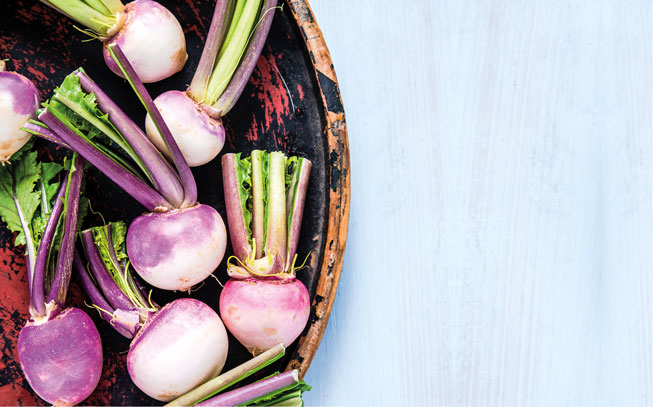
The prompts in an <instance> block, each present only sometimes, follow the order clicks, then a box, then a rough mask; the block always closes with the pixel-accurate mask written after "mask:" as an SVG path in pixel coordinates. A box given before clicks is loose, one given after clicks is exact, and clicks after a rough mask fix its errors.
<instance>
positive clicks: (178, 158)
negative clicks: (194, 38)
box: [109, 44, 197, 208]
mask: <svg viewBox="0 0 653 407" xmlns="http://www.w3.org/2000/svg"><path fill="white" fill-rule="evenodd" d="M109 52H110V53H111V56H112V57H113V59H114V61H115V62H116V63H117V64H118V66H119V67H120V70H121V71H122V73H123V75H125V78H127V81H128V82H129V84H130V85H131V86H132V88H133V89H134V91H135V92H136V94H137V95H138V98H139V99H140V100H141V103H143V106H145V109H146V110H147V112H148V113H149V115H150V117H152V121H153V122H154V124H155V125H156V128H157V130H158V131H159V133H160V134H161V137H162V138H163V140H164V142H165V144H166V146H167V148H168V150H169V151H170V154H171V155H172V161H173V163H174V164H175V167H176V168H177V172H178V174H179V176H180V178H181V183H182V186H183V188H184V202H183V204H182V206H181V207H182V208H183V207H189V206H192V205H195V204H196V203H197V184H196V183H195V178H194V177H193V173H192V172H191V170H190V167H189V166H188V163H187V162H186V160H185V159H184V156H183V155H182V153H181V150H179V146H177V142H176V141H175V139H174V137H173V136H172V133H170V129H168V126H167V125H166V123H165V121H164V120H163V117H162V116H161V112H159V109H157V108H156V106H155V105H154V102H153V101H152V97H151V96H150V94H149V93H148V92H147V89H145V86H144V85H143V82H141V80H140V79H139V77H138V75H137V74H136V71H134V68H133V67H132V66H131V64H130V63H129V60H128V59H127V57H126V56H125V54H124V53H123V52H122V50H121V49H120V47H119V46H118V45H117V44H112V45H110V46H109Z"/></svg>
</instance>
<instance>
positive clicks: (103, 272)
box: [81, 229, 136, 310]
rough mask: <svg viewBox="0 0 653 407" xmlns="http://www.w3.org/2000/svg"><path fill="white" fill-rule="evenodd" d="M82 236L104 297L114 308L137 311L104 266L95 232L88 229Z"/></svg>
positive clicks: (94, 274) (85, 249) (92, 270)
mask: <svg viewBox="0 0 653 407" xmlns="http://www.w3.org/2000/svg"><path fill="white" fill-rule="evenodd" d="M81 235H82V243H83V244H84V251H85V252H86V258H87V259H88V263H89V266H90V267H91V272H92V273H93V277H94V278H95V281H97V283H98V285H99V286H100V290H101V291H102V293H103V294H104V297H105V298H106V299H107V300H108V301H109V303H110V304H111V306H112V307H113V308H122V309H125V310H132V309H136V307H134V304H132V302H131V301H130V300H129V298H128V297H127V296H126V295H125V293H124V292H123V291H122V290H121V289H120V287H118V284H116V282H115V281H114V279H113V278H112V277H111V274H110V273H109V271H108V270H107V268H106V266H105V265H104V262H103V261H102V258H101V257H100V252H99V251H98V249H97V247H95V242H94V239H93V232H92V231H91V230H90V229H88V230H85V231H83V232H82V233H81ZM108 244H109V245H111V242H108Z"/></svg>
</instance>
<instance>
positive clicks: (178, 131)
mask: <svg viewBox="0 0 653 407" xmlns="http://www.w3.org/2000/svg"><path fill="white" fill-rule="evenodd" d="M276 5H277V0H217V1H216V5H215V10H214V12H213V18H212V20H211V27H210V28H209V33H208V35H207V39H206V43H205V44H204V50H203V52H202V56H201V58H200V62H199V64H198V66H197V70H196V71H195V75H194V77H193V80H192V82H191V84H190V86H189V87H188V89H187V90H186V91H185V92H180V91H177V90H171V91H168V92H165V93H163V94H161V95H159V97H157V98H156V99H155V101H154V103H155V104H156V106H157V108H158V109H159V111H160V112H161V115H162V116H163V118H164V119H165V120H166V122H167V123H168V125H169V126H170V130H171V131H172V135H173V136H174V138H175V140H176V141H177V144H178V145H179V148H180V149H181V152H182V154H183V155H184V157H185V158H186V161H188V164H189V165H190V166H191V167H195V166H198V165H202V164H206V163H208V162H209V161H211V160H212V159H213V158H215V157H216V156H217V155H218V153H219V152H220V150H222V146H223V145H224V139H225V130H224V127H223V125H222V117H223V116H224V115H226V114H227V113H228V112H229V111H230V110H231V108H232V107H233V106H234V105H235V104H236V102H237V101H238V98H239V97H240V95H241V93H242V92H243V89H245V85H247V82H248V81H249V77H250V75H251V74H252V71H253V70H254V67H255V66H256V62H257V61H258V58H259V56H260V55H261V51H262V50H263V45H265V39H266V38H267V35H268V32H269V31H270V26H271V25H272V20H273V18H274V10H275V9H276ZM145 129H146V131H147V135H148V137H149V138H150V140H152V142H154V144H155V145H156V146H157V147H159V149H160V150H161V151H165V150H164V149H163V146H164V145H165V143H164V140H163V139H162V137H161V135H160V133H159V132H158V131H157V128H156V126H155V125H154V122H153V121H152V118H151V116H149V115H148V117H147V118H146V121H145Z"/></svg>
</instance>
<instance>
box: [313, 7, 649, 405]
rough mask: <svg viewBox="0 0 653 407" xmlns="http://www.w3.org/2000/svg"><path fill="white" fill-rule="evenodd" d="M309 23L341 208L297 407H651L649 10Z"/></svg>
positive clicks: (402, 12) (399, 15)
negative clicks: (336, 250) (319, 39)
mask: <svg viewBox="0 0 653 407" xmlns="http://www.w3.org/2000/svg"><path fill="white" fill-rule="evenodd" d="M311 6H312V8H313V11H314V13H315V17H316V20H317V22H318V24H319V25H320V27H321V29H322V31H323V33H324V36H325V39H326V42H327V45H328V46H329V50H330V51H331V56H332V58H333V62H334V65H335V68H336V72H337V74H338V80H339V83H340V88H341V92H342V97H343V101H344V105H345V110H346V112H347V122H348V128H349V140H350V150H351V168H352V173H351V187H352V189H351V192H352V193H351V217H350V227H349V236H348V243H347V252H346V255H345V259H344V267H343V272H342V277H341V281H340V285H339V288H338V294H337V296H336V301H335V305H334V308H333V311H332V314H331V319H330V321H329V325H328V327H327V330H326V333H325V336H324V338H323V341H322V344H321V346H320V348H319V350H318V353H317V355H316V356H315V359H314V360H313V364H312V366H311V369H310V370H309V371H308V374H307V380H308V381H309V382H310V383H311V384H313V385H314V390H312V391H311V392H310V393H307V395H306V401H307V404H308V405H433V406H650V405H651V404H652V403H653V384H652V383H653V352H652V349H653V328H652V327H653V322H652V321H653V302H652V294H651V291H652V285H651V284H652V283H653V281H652V280H653V279H652V277H651V274H652V270H653V257H652V256H651V247H652V244H653V216H652V213H651V212H652V210H653V205H652V184H653V183H652V176H653V157H652V155H653V154H652V147H653V145H652V142H651V140H652V136H653V125H652V122H653V113H652V111H653V109H652V107H651V106H652V99H653V98H652V94H653V91H652V85H653V84H652V80H651V78H652V64H651V60H652V56H653V52H652V49H651V48H652V43H651V29H652V25H651V21H652V12H651V3H650V2H649V1H642V0H639V1H616V0H611V1H608V0H598V1H594V2H573V1H563V0H548V1H542V0H533V1H528V2H526V1H502V0H486V1H481V0H476V1H474V0H455V1H454V0H445V1H437V2H431V1H426V0H423V1H415V2H406V3H402V5H401V6H399V5H398V4H397V3H392V4H391V3H386V2H376V1H371V0H361V1H356V2H349V1H343V0H328V1H327V0H312V1H311Z"/></svg>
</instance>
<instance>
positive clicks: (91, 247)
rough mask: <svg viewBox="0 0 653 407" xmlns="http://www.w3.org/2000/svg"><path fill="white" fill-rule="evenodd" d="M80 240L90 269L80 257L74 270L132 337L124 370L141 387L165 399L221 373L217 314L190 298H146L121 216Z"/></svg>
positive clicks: (223, 348) (223, 347)
mask: <svg viewBox="0 0 653 407" xmlns="http://www.w3.org/2000/svg"><path fill="white" fill-rule="evenodd" d="M82 242H83V244H84V250H85V252H86V257H87V259H88V264H89V267H88V269H90V272H89V270H88V269H87V268H86V267H84V265H83V263H82V260H81V259H80V258H77V259H76V262H75V264H76V267H75V271H76V273H77V274H78V277H79V279H80V282H81V284H82V287H83V288H84V290H85V291H86V293H87V295H88V296H89V299H90V300H91V302H92V303H93V305H94V306H95V307H96V308H98V310H100V311H101V314H102V316H103V317H104V318H105V319H106V320H107V321H108V322H109V323H110V324H111V325H112V326H113V327H114V328H115V329H116V330H117V331H118V332H119V333H121V334H122V335H124V336H125V337H127V338H133V340H132V342H131V344H130V346H129V353H128V354H127V370H128V372H129V375H130V377H131V378H132V381H133V382H134V383H135V384H136V385H137V386H138V387H139V388H140V389H141V390H142V391H143V392H145V393H146V394H148V395H149V396H151V397H153V398H155V399H157V400H161V401H169V400H172V399H174V398H176V397H178V396H180V395H182V394H184V393H186V392H187V391H189V390H191V389H193V388H195V387H197V386H198V385H200V384H202V383H204V382H206V381H207V380H210V379H212V378H214V377H215V376H217V375H218V374H219V373H220V371H221V370H222V367H223V366H224V363H225V360H226V358H227V350H228V338H227V331H226V330H225V328H224V325H223V324H222V321H221V320H220V317H219V316H218V314H217V313H216V312H215V311H213V310H212V309H211V308H210V307H209V306H207V305H206V304H204V303H203V302H200V301H197V300H194V299H190V298H182V299H178V300H175V301H173V302H171V303H169V304H167V305H166V306H164V307H163V308H161V309H159V308H158V306H156V305H155V304H152V303H151V302H149V301H148V300H146V296H145V294H144V293H143V292H142V291H141V287H140V286H139V284H138V283H137V282H136V281H135V280H134V279H133V277H132V274H131V268H130V266H129V263H128V262H127V255H126V253H125V226H124V224H123V223H122V222H119V223H113V224H109V225H105V226H98V227H94V228H92V229H88V230H85V231H83V232H82ZM91 275H92V277H91Z"/></svg>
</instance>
